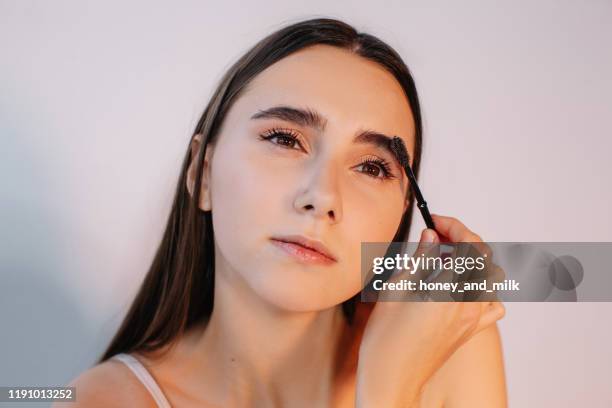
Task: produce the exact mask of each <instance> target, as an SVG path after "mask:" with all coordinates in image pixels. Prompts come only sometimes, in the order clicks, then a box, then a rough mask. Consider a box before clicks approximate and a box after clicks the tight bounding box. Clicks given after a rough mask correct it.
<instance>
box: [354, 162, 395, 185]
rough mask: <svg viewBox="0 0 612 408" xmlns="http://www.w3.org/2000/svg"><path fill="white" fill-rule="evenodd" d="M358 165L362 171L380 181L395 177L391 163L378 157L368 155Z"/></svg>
mask: <svg viewBox="0 0 612 408" xmlns="http://www.w3.org/2000/svg"><path fill="white" fill-rule="evenodd" d="M357 167H359V168H361V170H360V173H364V174H366V175H367V176H369V177H372V178H374V179H376V180H378V181H385V180H389V179H392V178H395V176H394V175H393V173H392V172H391V167H390V166H389V164H388V163H387V162H386V161H385V160H382V159H380V158H377V157H368V158H366V159H365V160H364V161H363V162H361V164H360V165H359V166H357Z"/></svg>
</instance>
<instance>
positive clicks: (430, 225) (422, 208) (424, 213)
mask: <svg viewBox="0 0 612 408" xmlns="http://www.w3.org/2000/svg"><path fill="white" fill-rule="evenodd" d="M417 207H419V211H421V215H422V216H423V219H424V220H425V225H427V228H430V229H432V230H434V231H435V230H436V227H435V226H434V222H433V219H432V218H431V214H430V213H429V209H428V208H427V202H426V201H420V202H418V203H417Z"/></svg>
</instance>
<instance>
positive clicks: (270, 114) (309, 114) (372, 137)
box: [251, 105, 402, 169]
mask: <svg viewBox="0 0 612 408" xmlns="http://www.w3.org/2000/svg"><path fill="white" fill-rule="evenodd" d="M270 118H273V119H280V120H284V121H287V122H292V123H295V124H298V125H300V126H304V127H310V128H313V129H315V130H318V131H321V132H322V131H323V130H325V126H326V125H327V119H326V118H325V117H324V116H323V115H321V114H320V113H319V112H317V111H316V110H314V109H309V108H306V109H302V108H296V107H292V106H286V105H280V106H274V107H271V108H268V109H260V110H258V111H257V113H255V114H254V115H253V116H251V119H270ZM391 140H392V137H391V136H388V135H385V134H383V133H380V132H376V131H374V130H369V129H367V130H363V131H361V132H360V133H359V134H358V135H356V136H355V138H353V143H358V144H370V145H373V146H376V147H379V148H382V149H384V150H386V151H387V152H388V153H389V154H390V155H391V156H392V157H393V158H394V160H395V162H396V163H397V164H398V165H399V167H400V169H401V168H402V166H401V164H400V163H399V161H398V159H397V157H396V155H395V153H394V152H393V150H392V149H391V143H390V142H391Z"/></svg>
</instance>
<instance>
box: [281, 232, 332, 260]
mask: <svg viewBox="0 0 612 408" xmlns="http://www.w3.org/2000/svg"><path fill="white" fill-rule="evenodd" d="M270 241H271V242H272V244H274V245H275V246H276V247H277V248H279V249H281V250H283V251H284V252H285V253H286V254H288V255H290V256H291V257H293V258H295V259H296V260H298V261H300V262H302V263H306V264H323V265H331V264H334V263H336V262H338V260H337V259H336V257H335V256H334V255H333V254H332V253H331V252H330V251H329V249H327V247H326V246H325V245H324V244H323V243H322V242H320V241H316V240H312V239H309V238H306V237H304V236H302V235H291V236H276V237H272V238H270Z"/></svg>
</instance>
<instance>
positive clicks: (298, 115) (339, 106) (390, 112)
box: [202, 45, 415, 311]
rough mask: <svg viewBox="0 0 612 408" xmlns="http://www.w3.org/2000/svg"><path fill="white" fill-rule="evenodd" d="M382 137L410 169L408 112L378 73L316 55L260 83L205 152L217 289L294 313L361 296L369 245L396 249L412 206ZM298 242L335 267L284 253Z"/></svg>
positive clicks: (283, 65) (320, 49) (327, 53)
mask: <svg viewBox="0 0 612 408" xmlns="http://www.w3.org/2000/svg"><path fill="white" fill-rule="evenodd" d="M315 112H316V114H315ZM315 116H317V117H316V118H315ZM315 119H316V120H315ZM365 132H370V133H365ZM375 133H378V134H382V135H387V136H393V135H397V136H399V137H401V138H402V139H403V140H404V142H405V144H406V147H407V148H408V152H409V153H410V155H411V157H412V153H413V151H414V133H415V129H414V120H413V116H412V113H411V111H410V106H409V104H408V101H407V99H406V97H405V95H404V93H403V90H402V88H401V86H400V85H399V84H398V83H397V81H396V80H395V78H394V77H393V76H392V75H391V74H390V73H388V72H387V71H385V70H384V69H383V68H382V67H381V66H379V65H377V64H376V63H374V62H371V61H369V60H366V59H364V58H362V57H359V56H357V55H354V54H351V53H350V52H348V51H345V50H343V49H339V48H336V47H332V46H326V45H317V46H313V47H310V48H307V49H303V50H301V51H299V52H297V53H295V54H292V55H290V56H289V57H286V58H284V59H282V60H281V61H279V62H277V63H275V64H274V65H272V66H270V67H268V68H267V69H266V70H265V71H263V72H262V73H261V74H259V75H258V76H257V77H256V78H255V79H254V80H253V81H252V82H251V84H250V85H249V86H248V88H247V90H246V92H245V93H244V94H243V95H242V96H241V97H240V98H239V99H238V100H237V101H236V103H235V104H234V105H233V107H232V108H231V109H230V111H229V112H228V115H227V117H226V118H225V120H224V124H223V126H222V128H221V130H220V134H219V135H218V139H217V142H216V144H215V145H214V146H209V148H208V149H209V153H208V154H210V156H207V157H208V163H207V165H206V166H207V167H206V168H205V172H204V177H205V178H204V180H205V181H204V183H203V184H204V185H205V187H204V191H203V192H202V194H208V197H209V200H210V203H211V209H212V220H213V228H214V235H215V247H216V249H215V250H216V258H217V260H218V261H217V263H216V265H217V266H218V269H217V271H216V273H217V274H218V276H219V274H223V276H220V277H219V278H218V279H228V280H229V281H230V282H235V283H240V284H243V283H246V285H247V286H246V287H250V288H251V289H252V290H253V291H254V292H255V293H257V294H258V295H259V296H260V297H261V298H263V299H265V300H266V301H269V302H271V303H273V304H275V305H277V306H279V307H281V308H283V309H288V310H294V311H310V310H321V309H325V308H328V307H331V306H333V305H337V304H339V303H341V302H343V301H345V300H347V299H348V298H350V297H351V296H353V295H355V294H356V293H357V292H359V291H360V290H361V272H360V257H361V255H360V254H361V251H360V248H361V242H388V241H391V239H392V238H393V236H394V234H395V232H396V230H397V228H398V226H399V223H400V220H401V216H402V213H403V211H404V210H405V208H406V205H407V203H406V201H405V198H404V197H405V195H406V191H407V188H408V180H407V178H406V177H405V175H404V173H403V171H402V169H401V167H400V166H399V164H398V163H397V162H396V160H395V158H394V156H393V155H392V153H391V152H390V151H389V150H387V149H386V148H385V147H384V145H383V144H382V143H381V140H382V138H381V137H380V135H378V136H376V135H374V134H375ZM360 135H361V136H360ZM208 170H209V171H210V172H209V173H208ZM296 237H298V238H299V237H302V238H305V239H310V240H313V241H319V243H320V244H322V245H324V247H325V248H326V249H327V251H328V253H329V254H331V255H332V256H333V258H334V259H335V260H330V259H329V258H325V257H321V256H318V257H317V255H316V254H314V255H313V254H312V253H309V252H304V251H303V248H301V247H300V246H296V245H291V244H283V243H282V241H283V240H295V239H296ZM279 241H281V242H279ZM237 279H238V280H241V282H236V280H237Z"/></svg>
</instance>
